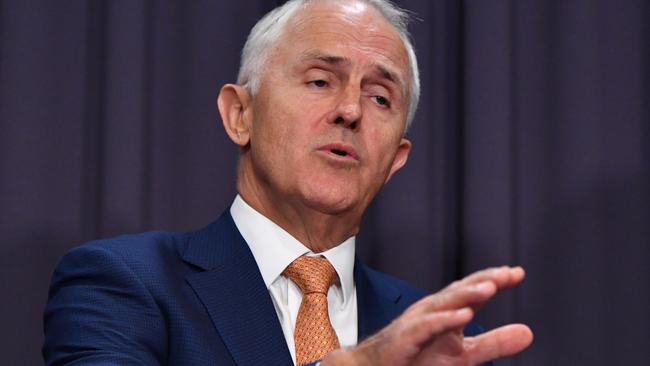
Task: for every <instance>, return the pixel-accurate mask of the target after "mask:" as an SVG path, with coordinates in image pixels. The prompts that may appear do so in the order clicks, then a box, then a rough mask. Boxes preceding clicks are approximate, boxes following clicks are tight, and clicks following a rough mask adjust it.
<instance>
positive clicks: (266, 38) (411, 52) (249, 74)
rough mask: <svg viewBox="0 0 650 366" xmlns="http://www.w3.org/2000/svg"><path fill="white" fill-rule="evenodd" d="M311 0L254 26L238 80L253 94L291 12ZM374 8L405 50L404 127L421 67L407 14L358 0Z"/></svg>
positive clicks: (380, 0) (385, 0) (384, 1)
mask: <svg viewBox="0 0 650 366" xmlns="http://www.w3.org/2000/svg"><path fill="white" fill-rule="evenodd" d="M311 1H314V0H290V1H287V2H286V3H285V4H284V5H282V6H279V7H277V8H275V9H273V10H271V11H270V12H269V13H267V14H266V15H265V16H264V17H263V18H262V19H260V20H259V21H258V22H257V24H255V26H254V27H253V29H252V30H251V32H250V34H249V35H248V39H247V40H246V44H245V45H244V49H243V50H242V55H241V64H240V66H239V75H238V77H237V83H238V84H240V85H243V86H244V87H246V89H247V90H248V91H249V92H250V93H251V95H255V94H256V93H257V91H258V90H259V84H260V78H261V73H262V68H263V66H264V63H265V62H266V58H267V57H268V55H269V53H270V51H271V50H272V49H273V47H274V46H275V45H276V42H277V41H278V40H279V39H280V36H281V35H282V32H283V30H284V28H285V26H286V25H287V23H288V22H289V19H290V18H291V16H292V15H293V14H294V13H295V12H296V10H298V9H299V8H300V7H301V6H303V5H306V4H307V3H309V2H311ZM360 1H363V2H365V3H367V4H369V5H371V6H373V7H374V8H375V9H377V10H378V11H379V12H380V13H381V14H382V15H383V16H384V17H385V18H386V20H388V22H389V23H390V24H391V25H392V26H393V27H394V28H395V30H397V33H398V34H399V36H400V38H401V40H402V42H403V43H404V47H405V48H406V52H407V54H408V59H409V66H410V69H411V70H410V74H411V75H410V76H411V83H410V84H411V85H410V89H409V108H408V113H407V115H406V128H405V131H407V130H408V129H409V127H410V126H411V123H412V122H413V117H415V111H416V110H417V107H418V101H419V99H420V71H419V70H418V61H417V58H416V56H415V49H414V48H413V44H412V42H411V37H410V35H409V32H408V23H409V20H410V16H409V14H408V13H407V12H406V11H405V10H403V9H401V8H399V7H397V6H396V5H395V4H393V3H391V2H390V1H389V0H360Z"/></svg>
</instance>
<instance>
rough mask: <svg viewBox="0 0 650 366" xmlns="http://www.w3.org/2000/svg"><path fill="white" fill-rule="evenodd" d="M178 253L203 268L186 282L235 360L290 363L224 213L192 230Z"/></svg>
mask: <svg viewBox="0 0 650 366" xmlns="http://www.w3.org/2000/svg"><path fill="white" fill-rule="evenodd" d="M183 258H184V260H185V261H187V262H189V263H191V264H193V265H195V266H198V267H200V268H202V269H203V270H204V271H201V272H197V273H193V274H191V275H189V276H188V277H187V281H188V283H189V284H190V286H192V288H193V289H194V292H195V293H196V295H197V296H198V298H199V299H200V300H201V302H202V303H203V305H204V306H205V308H206V310H207V312H208V314H209V315H210V318H211V319H212V322H213V323H214V326H215V328H216V329H217V332H218V333H219V335H220V336H221V339H222V340H223V342H224V344H225V345H226V347H227V348H228V350H229V351H230V353H231V355H232V357H233V359H234V360H235V363H236V364H237V365H240V366H247V365H263V364H265V365H292V364H293V361H292V359H291V354H290V353H289V349H288V347H287V344H286V341H285V339H284V335H283V333H282V328H281V326H280V322H279V321H278V317H277V314H276V312H275V308H274V307H273V302H272V300H271V296H270V295H269V292H268V290H267V288H266V285H265V284H264V280H263V279H262V275H261V274H260V272H259V269H258V267H257V263H256V262H255V258H254V257H253V254H252V253H251V252H250V249H249V248H248V245H247V244H246V242H245V241H244V239H243V238H242V237H241V235H240V234H239V231H238V230H237V227H236V226H235V223H234V222H233V220H232V217H231V216H230V213H229V212H225V213H224V214H222V215H221V217H220V218H219V220H217V221H216V222H215V223H213V224H212V225H210V226H208V227H207V228H205V229H203V230H201V231H199V232H197V233H195V234H194V235H192V236H191V238H190V239H189V241H188V244H187V248H186V251H185V253H184V256H183Z"/></svg>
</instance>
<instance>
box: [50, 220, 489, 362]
mask: <svg viewBox="0 0 650 366" xmlns="http://www.w3.org/2000/svg"><path fill="white" fill-rule="evenodd" d="M354 279H355V283H356V289H357V301H358V322H359V323H358V332H359V340H362V339H363V338H365V337H367V336H369V335H371V334H373V333H374V332H376V331H378V330H379V329H381V328H382V327H384V326H385V325H387V324H388V323H389V322H390V321H391V320H392V319H394V318H395V317H397V316H398V315H399V314H400V313H402V311H403V310H404V309H406V307H408V306H409V305H410V304H412V303H413V302H415V301H416V300H418V299H419V298H421V297H422V296H423V293H422V292H421V291H420V290H418V289H416V288H415V287H413V286H411V285H409V284H407V283H405V282H403V281H400V280H398V279H396V278H393V277H390V276H388V275H385V274H382V273H379V272H376V271H373V270H371V269H370V268H368V267H366V266H365V265H364V264H363V263H361V262H360V261H359V260H357V261H356V263H355V269H354ZM44 326H45V343H44V346H43V355H44V357H45V360H46V363H47V364H48V365H65V364H69V363H70V364H74V365H183V366H192V365H239V366H247V365H251V366H252V365H256V366H259V365H271V366H274V365H292V361H291V355H290V353H289V350H288V347H287V344H286V342H285V339H284V335H283V333H282V328H281V326H280V323H279V321H278V317H277V315H276V312H275V309H274V307H273V303H272V301H271V297H270V295H269V292H268V290H267V289H266V286H265V284H264V281H263V280H262V275H261V274H260V272H259V270H258V267H257V264H256V263H255V259H254V258H253V255H252V253H251V252H250V250H249V248H248V245H246V243H245V241H244V239H243V238H242V237H241V235H240V234H239V231H238V230H237V228H236V226H235V224H234V222H233V220H232V217H231V216H230V214H229V212H227V211H226V212H225V213H224V214H223V215H221V217H220V218H219V219H218V220H217V221H216V222H214V223H213V224H211V225H209V226H207V227H206V228H204V229H202V230H199V231H195V232H190V233H165V232H151V233H145V234H139V235H128V236H121V237H117V238H114V239H110V240H102V241H94V242H90V243H87V244H85V245H82V246H80V247H78V248H76V249H74V250H72V251H71V252H69V253H68V254H67V255H66V256H65V257H64V258H63V259H62V261H61V263H60V264H59V266H58V268H57V269H56V271H55V273H54V276H53V279H52V284H51V287H50V293H49V301H48V304H47V307H46V309H45V323H44ZM476 331H477V329H475V328H472V329H466V333H467V332H469V333H473V332H476Z"/></svg>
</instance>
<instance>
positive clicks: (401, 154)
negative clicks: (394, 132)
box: [384, 138, 411, 184]
mask: <svg viewBox="0 0 650 366" xmlns="http://www.w3.org/2000/svg"><path fill="white" fill-rule="evenodd" d="M410 152H411V141H409V140H407V139H405V138H402V140H401V141H400V143H399V146H398V147H397V152H396V153H395V158H394V159H393V164H392V165H391V167H390V172H389V173H388V177H386V181H385V182H384V184H386V183H388V181H389V180H390V178H392V176H393V175H394V174H395V173H397V171H398V170H400V169H401V168H402V167H403V166H404V164H406V161H407V160H408V157H409V153H410Z"/></svg>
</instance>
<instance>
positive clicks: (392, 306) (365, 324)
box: [354, 258, 403, 342]
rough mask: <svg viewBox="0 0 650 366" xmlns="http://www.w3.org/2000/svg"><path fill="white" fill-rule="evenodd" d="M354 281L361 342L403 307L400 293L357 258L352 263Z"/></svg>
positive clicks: (383, 325) (396, 314)
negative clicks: (400, 302) (400, 303)
mask: <svg viewBox="0 0 650 366" xmlns="http://www.w3.org/2000/svg"><path fill="white" fill-rule="evenodd" d="M354 281H355V284H356V288H357V314H358V334H359V337H358V339H359V342H361V341H363V340H364V339H365V338H367V337H368V336H371V335H373V334H374V333H376V332H377V331H379V330H380V329H382V328H383V327H385V326H386V325H388V323H390V322H391V321H392V320H393V319H394V318H396V317H397V316H399V314H401V312H402V311H403V307H402V306H400V305H399V304H398V302H399V300H400V298H401V296H402V293H401V291H400V290H399V289H397V288H396V287H394V286H392V285H391V284H389V283H387V282H386V281H385V280H382V278H381V275H379V274H378V273H377V272H374V271H373V270H371V269H370V268H368V267H366V266H365V265H364V264H363V263H361V261H360V260H359V259H358V258H357V259H356V260H355V265H354Z"/></svg>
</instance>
